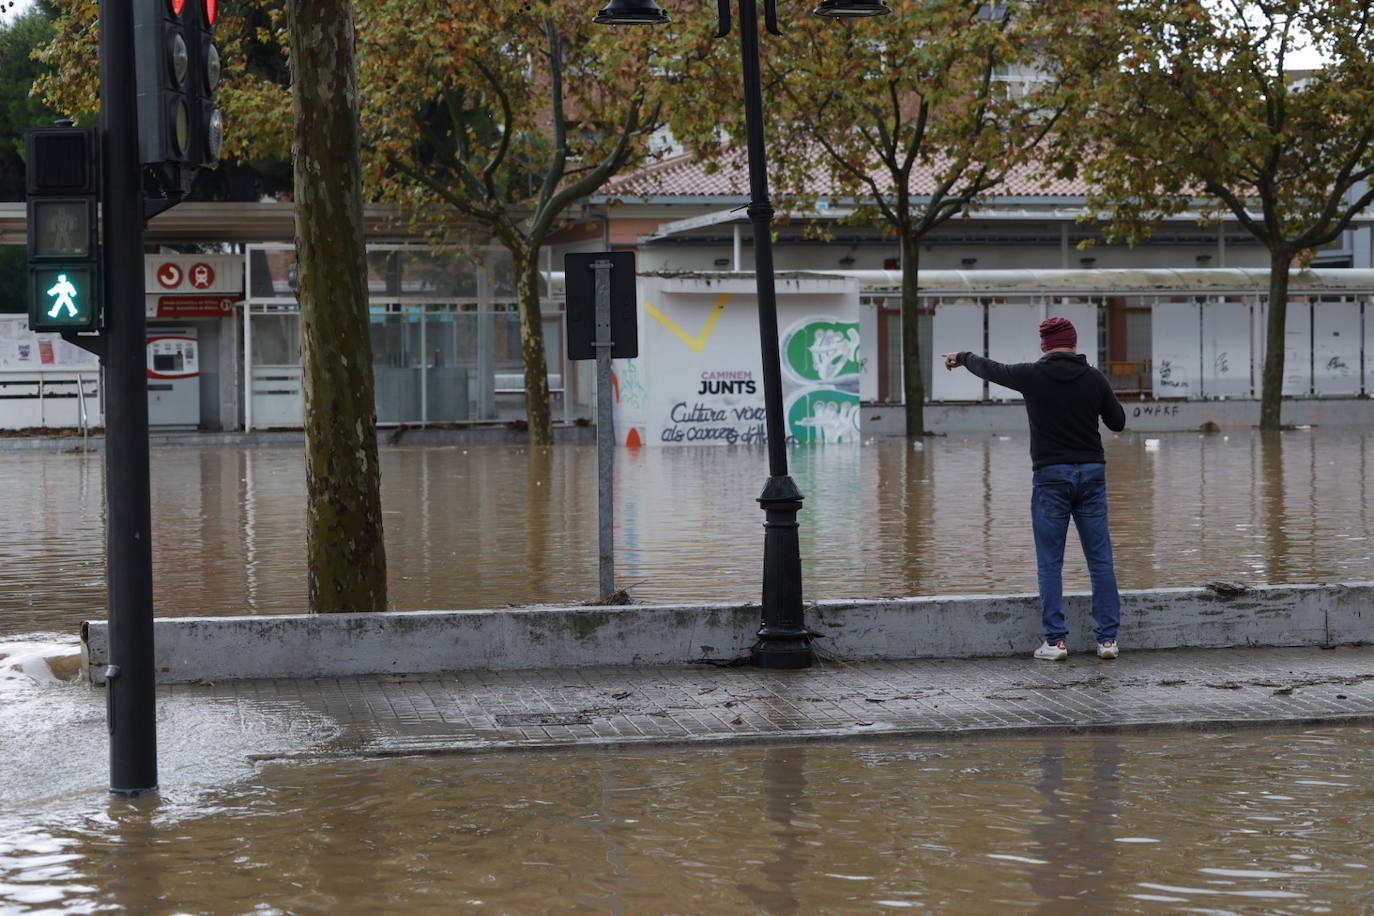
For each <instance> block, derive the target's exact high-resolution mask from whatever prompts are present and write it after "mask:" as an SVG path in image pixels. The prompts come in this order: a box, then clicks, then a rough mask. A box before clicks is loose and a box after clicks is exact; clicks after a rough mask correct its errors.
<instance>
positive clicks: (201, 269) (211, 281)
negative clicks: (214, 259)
mask: <svg viewBox="0 0 1374 916" xmlns="http://www.w3.org/2000/svg"><path fill="white" fill-rule="evenodd" d="M190 279H191V285H192V286H194V287H195V288H196V289H209V288H210V287H212V286H214V285H215V269H214V268H213V267H211V266H210V265H209V264H192V265H191V277H190Z"/></svg>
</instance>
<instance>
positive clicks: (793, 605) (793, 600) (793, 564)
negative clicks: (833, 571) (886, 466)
mask: <svg viewBox="0 0 1374 916" xmlns="http://www.w3.org/2000/svg"><path fill="white" fill-rule="evenodd" d="M738 3H739V35H740V39H739V45H740V59H741V62H742V64H743V70H744V127H745V138H746V142H747V145H748V152H749V207H748V210H747V212H748V214H749V220H750V222H752V223H753V225H754V279H755V282H756V283H757V289H758V300H759V347H760V349H761V351H762V356H763V403H764V410H765V414H766V429H767V433H768V481H767V483H765V484H764V487H763V494H762V495H761V496H759V498H758V502H759V505H760V506H762V507H763V511H764V523H763V527H764V539H763V620H762V624H761V625H760V627H759V632H758V641H757V642H755V644H754V647H753V651H752V655H753V661H754V664H755V665H757V666H758V667H760V668H807V667H810V665H811V662H812V659H813V655H812V652H811V633H810V631H809V630H807V628H806V623H805V621H804V620H803V619H802V578H801V545H800V542H799V540H798V537H797V527H798V526H797V513H798V512H799V511H800V510H801V504H802V494H801V491H800V490H798V489H797V485H796V483H794V482H793V480H792V478H791V477H790V476H789V475H788V473H787V428H786V423H785V418H784V416H783V401H782V364H781V360H780V358H779V353H778V302H777V293H776V290H775V288H774V281H773V233H772V223H773V203H772V201H771V200H770V199H769V196H768V161H767V157H766V154H765V152H764V139H763V83H762V78H761V76H760V73H759V27H758V7H757V2H756V0H738ZM717 5H718V10H719V17H720V29H719V31H717V32H716V37H717V38H724V37H725V36H726V35H728V34H729V33H730V0H717ZM763 6H764V24H765V27H766V28H767V30H768V32H769V33H770V34H772V35H781V34H782V33H781V32H779V31H778V24H777V5H776V0H764V2H763ZM815 12H816V14H817V15H820V16H826V17H828V18H832V19H846V18H855V17H863V16H878V15H882V14H884V13H889V12H891V10H890V9H889V8H888V6H887V4H886V3H885V2H884V0H821V3H820V5H819V6H818V7H817V8H816V10H815ZM594 21H595V22H598V23H602V24H605V25H655V24H661V23H666V22H668V21H669V19H668V14H667V13H665V12H664V11H663V10H662V9H660V8H659V7H658V6H657V4H655V3H654V0H610V2H609V3H608V4H607V5H606V7H605V8H603V9H602V10H601V11H600V12H599V13H597V15H596V18H595V20H594Z"/></svg>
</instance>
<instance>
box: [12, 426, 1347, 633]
mask: <svg viewBox="0 0 1374 916" xmlns="http://www.w3.org/2000/svg"><path fill="white" fill-rule="evenodd" d="M1371 436H1374V432H1367V431H1360V430H1342V429H1330V430H1304V431H1292V432H1284V433H1278V434H1259V433H1257V432H1256V433H1251V432H1248V431H1247V432H1241V433H1229V434H1225V435H1222V434H1212V435H1198V434H1192V433H1177V434H1153V435H1152V437H1151V440H1149V441H1152V442H1155V443H1157V445H1155V446H1151V447H1147V446H1146V441H1147V440H1146V439H1144V438H1143V437H1139V436H1133V435H1120V436H1116V437H1113V438H1111V439H1109V440H1108V442H1107V444H1106V447H1107V453H1108V488H1109V498H1110V500H1111V506H1112V513H1111V515H1112V527H1113V537H1114V541H1115V546H1116V560H1117V575H1118V580H1119V582H1120V584H1121V586H1122V587H1123V588H1150V587H1164V586H1190V585H1191V586H1197V585H1201V584H1203V583H1205V582H1209V581H1213V580H1217V579H1227V580H1236V581H1241V582H1245V583H1249V584H1259V583H1301V582H1338V581H1360V580H1364V579H1368V578H1369V574H1370V573H1369V571H1370V570H1371V569H1374V532H1372V531H1371V527H1374V519H1372V518H1371V509H1370V505H1369V501H1370V499H1371V493H1370V488H1369V483H1368V481H1367V476H1368V475H1367V473H1366V471H1367V470H1369V468H1368V453H1369V443H1370V438H1371ZM921 445H922V447H921V448H913V447H912V445H911V444H910V443H908V442H905V441H902V440H897V441H882V442H874V443H871V444H869V445H865V446H863V447H859V448H805V449H796V450H794V452H793V453H792V459H793V460H792V465H793V476H794V477H795V478H796V479H797V482H798V485H799V486H800V487H801V489H802V491H803V492H804V493H805V494H806V504H805V507H804V509H803V512H802V516H801V521H802V530H801V542H802V559H803V567H804V568H803V578H804V586H805V595H806V597H807V598H808V599H821V598H844V597H884V596H901V595H920V594H942V593H955V592H984V593H986V592H1034V591H1035V588H1036V586H1035V562H1034V547H1033V544H1032V541H1031V536H1030V522H1029V490H1030V469H1029V460H1028V459H1027V455H1026V440H1025V438H1024V437H1017V436H984V437H980V438H968V439H962V438H961V439H955V438H949V439H931V440H927V441H926V442H924V443H921ZM152 461H153V476H152V482H153V524H154V531H153V535H154V537H153V546H154V576H155V599H156V601H157V612H158V613H159V614H160V615H163V616H176V615H198V614H241V613H250V614H252V613H285V612H299V611H301V610H302V609H304V607H305V600H306V594H305V580H304V563H305V556H304V538H303V537H302V524H303V519H304V511H305V510H304V492H305V477H304V464H303V461H302V458H301V455H300V453H299V451H298V450H296V449H258V450H252V449H207V450H175V449H165V450H156V451H154V452H153V456H152ZM382 465H383V507H384V511H385V524H386V538H387V556H388V565H389V569H390V583H389V594H390V601H391V604H392V606H393V607H394V608H396V609H401V610H416V609H443V608H465V607H500V606H503V605H507V604H530V603H566V602H569V601H585V600H590V599H592V598H594V597H595V595H596V591H597V511H596V452H595V449H594V448H592V447H583V446H560V447H557V448H552V449H526V448H507V447H482V448H479V447H470V448H462V447H442V448H408V447H396V448H386V449H384V450H383V451H382ZM765 467H766V461H765V455H764V453H763V452H762V451H761V450H758V449H752V448H747V447H730V448H682V449H633V450H631V449H620V450H618V451H617V453H616V464H615V478H616V498H617V510H616V513H617V514H616V526H615V532H616V534H615V544H616V569H617V573H618V576H617V581H618V584H619V585H622V586H627V587H629V589H630V592H631V594H632V596H633V597H634V598H635V599H637V600H639V601H643V602H664V601H737V600H749V601H756V600H758V595H759V585H760V578H761V572H762V551H763V536H762V527H761V522H762V513H761V512H760V511H759V510H758V507H757V504H756V502H755V500H756V498H757V496H758V493H759V490H760V488H761V485H762V481H763V479H764V468H765ZM101 479H102V464H101V457H100V456H99V455H97V454H86V453H72V454H26V453H23V452H4V453H0V480H8V481H10V482H11V484H12V485H11V486H10V487H9V488H8V490H7V492H9V493H11V498H12V505H11V506H10V511H9V512H8V513H7V514H6V515H5V516H4V517H2V518H0V561H3V562H0V608H3V609H4V614H3V617H0V635H6V634H31V633H35V632H52V631H60V632H64V633H73V632H75V630H76V627H77V626H78V624H79V622H80V621H81V620H82V619H86V618H89V617H98V616H101V615H103V613H104V569H103V557H102V553H101V551H100V550H99V549H98V548H97V545H99V544H100V543H101V541H102V539H103V537H104V522H103V511H104V507H103V497H102V483H101ZM35 483H36V484H37V486H34V484H35ZM1064 574H1065V587H1066V588H1067V589H1069V590H1086V589H1087V588H1088V575H1087V570H1086V567H1085V565H1084V563H1083V559H1082V556H1081V554H1080V552H1078V551H1076V550H1069V551H1067V552H1066V562H1065V573H1064Z"/></svg>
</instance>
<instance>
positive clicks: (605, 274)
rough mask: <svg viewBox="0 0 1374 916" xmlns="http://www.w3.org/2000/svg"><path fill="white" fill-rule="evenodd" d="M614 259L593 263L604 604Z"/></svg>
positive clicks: (611, 510) (610, 506)
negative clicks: (612, 270)
mask: <svg viewBox="0 0 1374 916" xmlns="http://www.w3.org/2000/svg"><path fill="white" fill-rule="evenodd" d="M611 267H612V265H611V262H610V260H608V259H605V258H603V259H601V260H599V261H596V262H594V263H593V264H592V270H593V271H595V272H596V340H595V341H594V342H593V343H592V346H593V347H595V348H596V517H597V569H598V570H599V577H598V581H599V582H600V591H599V594H600V597H601V601H602V602H603V603H605V602H607V601H609V600H610V598H611V595H612V594H614V593H615V537H614V535H613V526H614V517H615V475H614V474H613V473H612V465H613V456H614V454H615V453H614V451H613V449H614V448H615V423H614V416H613V414H612V407H611V347H612V346H613V344H612V343H611Z"/></svg>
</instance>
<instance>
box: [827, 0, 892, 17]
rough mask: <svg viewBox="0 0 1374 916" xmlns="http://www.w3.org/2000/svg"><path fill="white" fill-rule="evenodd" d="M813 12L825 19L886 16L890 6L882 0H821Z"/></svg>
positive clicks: (890, 9) (890, 10)
mask: <svg viewBox="0 0 1374 916" xmlns="http://www.w3.org/2000/svg"><path fill="white" fill-rule="evenodd" d="M814 12H815V14H816V15H817V16H824V17H825V18H826V19H862V18H864V17H867V16H886V15H887V14H888V13H890V12H892V8H891V7H889V6H888V5H887V3H885V2H884V0H821V3H820V5H819V6H817V7H816V9H815V10H814Z"/></svg>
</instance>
